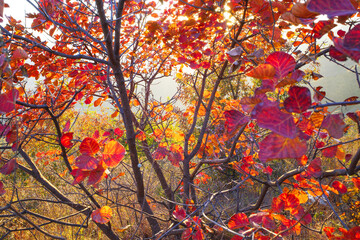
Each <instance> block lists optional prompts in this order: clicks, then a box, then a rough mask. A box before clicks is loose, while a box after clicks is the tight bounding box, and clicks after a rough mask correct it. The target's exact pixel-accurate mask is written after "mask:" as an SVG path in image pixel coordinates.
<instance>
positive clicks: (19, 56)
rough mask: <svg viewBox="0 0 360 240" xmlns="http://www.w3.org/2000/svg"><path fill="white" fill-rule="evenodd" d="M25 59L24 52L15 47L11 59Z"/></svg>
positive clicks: (25, 54)
mask: <svg viewBox="0 0 360 240" xmlns="http://www.w3.org/2000/svg"><path fill="white" fill-rule="evenodd" d="M26 58H28V54H27V53H26V52H25V50H24V49H23V48H22V47H17V48H16V49H15V51H14V52H13V56H12V59H14V60H19V59H26Z"/></svg>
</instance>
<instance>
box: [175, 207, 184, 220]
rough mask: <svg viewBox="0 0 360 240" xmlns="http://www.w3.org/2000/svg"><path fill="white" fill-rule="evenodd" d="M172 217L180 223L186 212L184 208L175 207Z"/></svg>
mask: <svg viewBox="0 0 360 240" xmlns="http://www.w3.org/2000/svg"><path fill="white" fill-rule="evenodd" d="M173 216H174V217H175V218H176V219H177V220H178V221H182V220H184V219H185V218H186V211H185V209H184V208H182V207H179V206H177V205H176V206H175V210H174V211H173Z"/></svg>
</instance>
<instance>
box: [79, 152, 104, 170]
mask: <svg viewBox="0 0 360 240" xmlns="http://www.w3.org/2000/svg"><path fill="white" fill-rule="evenodd" d="M98 163H99V160H98V159H96V158H94V157H93V156H90V155H88V154H82V155H80V156H79V157H77V158H76V162H75V165H76V166H77V167H78V168H80V169H83V170H93V169H96V168H97V166H98Z"/></svg>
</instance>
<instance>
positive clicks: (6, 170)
mask: <svg viewBox="0 0 360 240" xmlns="http://www.w3.org/2000/svg"><path fill="white" fill-rule="evenodd" d="M16 168H18V164H17V162H16V159H15V158H13V159H11V160H9V161H8V162H7V163H5V164H4V165H3V166H2V167H1V168H0V173H2V174H4V175H9V174H11V173H13V172H14V171H15V170H16Z"/></svg>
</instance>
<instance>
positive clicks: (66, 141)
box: [60, 132, 74, 148]
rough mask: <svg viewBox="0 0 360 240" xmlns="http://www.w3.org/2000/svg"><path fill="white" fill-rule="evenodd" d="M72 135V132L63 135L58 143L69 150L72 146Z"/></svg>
mask: <svg viewBox="0 0 360 240" xmlns="http://www.w3.org/2000/svg"><path fill="white" fill-rule="evenodd" d="M73 134H74V133H72V132H68V133H65V134H63V135H62V136H61V138H60V141H61V144H62V145H63V146H64V147H66V148H71V147H72V146H73V145H74V144H73V143H72V142H71V140H72V139H73Z"/></svg>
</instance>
